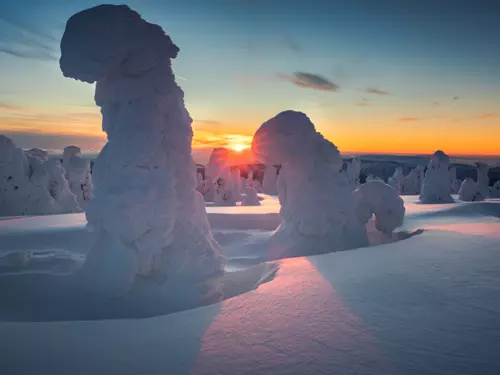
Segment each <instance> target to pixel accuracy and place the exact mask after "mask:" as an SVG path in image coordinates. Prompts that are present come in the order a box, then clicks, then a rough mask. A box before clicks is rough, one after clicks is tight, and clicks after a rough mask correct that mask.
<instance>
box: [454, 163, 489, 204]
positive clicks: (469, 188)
mask: <svg viewBox="0 0 500 375" xmlns="http://www.w3.org/2000/svg"><path fill="white" fill-rule="evenodd" d="M476 170H477V181H474V180H473V179H472V178H466V179H465V180H464V182H462V185H461V186H460V189H459V190H458V199H460V200H461V201H465V202H478V201H484V200H485V199H486V198H487V196H488V195H489V193H490V191H489V182H490V180H489V177H488V171H489V167H488V165H486V164H484V163H476Z"/></svg>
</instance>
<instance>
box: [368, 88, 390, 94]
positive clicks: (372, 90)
mask: <svg viewBox="0 0 500 375" xmlns="http://www.w3.org/2000/svg"><path fill="white" fill-rule="evenodd" d="M365 92H366V93H367V94H372V95H391V93H390V92H388V91H384V90H379V89H374V88H368V89H366V90H365Z"/></svg>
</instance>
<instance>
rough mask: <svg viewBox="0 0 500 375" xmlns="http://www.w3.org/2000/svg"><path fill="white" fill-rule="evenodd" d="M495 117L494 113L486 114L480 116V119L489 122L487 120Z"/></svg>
mask: <svg viewBox="0 0 500 375" xmlns="http://www.w3.org/2000/svg"><path fill="white" fill-rule="evenodd" d="M493 117H496V115H495V114H493V113H485V114H484V115H481V116H479V119H480V120H487V119H490V118H493Z"/></svg>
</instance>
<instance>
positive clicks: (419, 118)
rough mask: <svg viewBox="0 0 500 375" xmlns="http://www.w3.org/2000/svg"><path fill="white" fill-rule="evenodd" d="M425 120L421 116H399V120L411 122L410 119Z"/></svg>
mask: <svg viewBox="0 0 500 375" xmlns="http://www.w3.org/2000/svg"><path fill="white" fill-rule="evenodd" d="M422 120H425V119H424V118H423V117H400V118H399V121H403V122H411V121H422Z"/></svg>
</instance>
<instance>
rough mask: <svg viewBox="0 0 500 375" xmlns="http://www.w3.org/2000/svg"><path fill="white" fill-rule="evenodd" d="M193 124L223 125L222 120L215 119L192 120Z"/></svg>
mask: <svg viewBox="0 0 500 375" xmlns="http://www.w3.org/2000/svg"><path fill="white" fill-rule="evenodd" d="M193 125H195V126H196V125H202V126H203V125H209V126H212V125H223V123H222V122H220V121H217V120H197V119H195V120H193Z"/></svg>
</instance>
